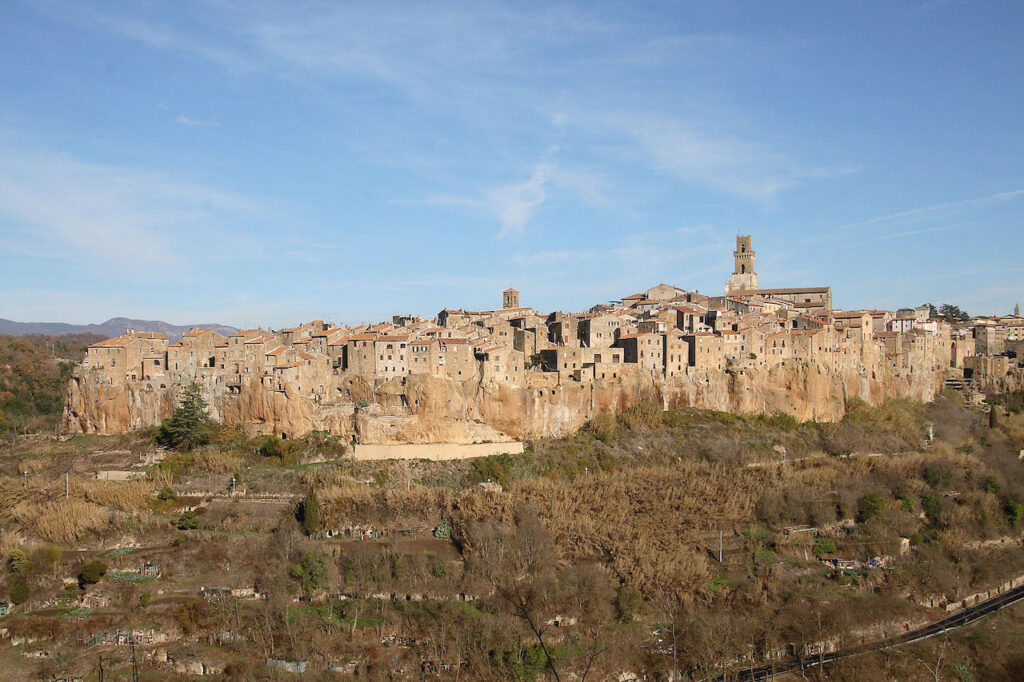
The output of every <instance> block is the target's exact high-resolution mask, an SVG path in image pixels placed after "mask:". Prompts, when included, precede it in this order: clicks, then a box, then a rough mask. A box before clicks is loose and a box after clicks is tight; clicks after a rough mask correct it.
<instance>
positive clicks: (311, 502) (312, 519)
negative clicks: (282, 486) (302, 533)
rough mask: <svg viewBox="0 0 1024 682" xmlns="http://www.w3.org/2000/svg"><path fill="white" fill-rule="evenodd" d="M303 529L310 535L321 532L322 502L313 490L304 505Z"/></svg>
mask: <svg viewBox="0 0 1024 682" xmlns="http://www.w3.org/2000/svg"><path fill="white" fill-rule="evenodd" d="M302 527H303V528H304V529H305V530H306V532H307V533H309V534H310V535H312V534H313V533H316V532H317V531H318V530H320V501H319V500H318V499H317V497H316V491H314V490H312V489H310V491H309V494H307V495H306V499H305V500H304V501H303V503H302Z"/></svg>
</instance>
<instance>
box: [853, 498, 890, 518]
mask: <svg viewBox="0 0 1024 682" xmlns="http://www.w3.org/2000/svg"><path fill="white" fill-rule="evenodd" d="M884 509H885V502H884V501H883V500H882V496H881V495H879V494H878V493H868V494H867V495H864V496H863V497H861V498H860V499H859V500H857V520H858V521H860V522H861V523H863V522H865V521H869V520H871V519H873V518H874V517H876V516H878V515H879V514H881V513H882V510H884Z"/></svg>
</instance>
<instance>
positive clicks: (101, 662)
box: [99, 654, 103, 682]
mask: <svg viewBox="0 0 1024 682" xmlns="http://www.w3.org/2000/svg"><path fill="white" fill-rule="evenodd" d="M99 682H103V654H100V676H99Z"/></svg>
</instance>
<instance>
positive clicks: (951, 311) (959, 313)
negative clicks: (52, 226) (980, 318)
mask: <svg viewBox="0 0 1024 682" xmlns="http://www.w3.org/2000/svg"><path fill="white" fill-rule="evenodd" d="M938 316H939V317H940V318H942V319H943V320H945V321H946V322H967V321H969V320H970V319H971V316H970V315H968V314H967V313H966V312H965V311H963V310H961V309H960V307H959V306H955V305H953V304H952V303H943V304H942V305H940V306H939V310H938Z"/></svg>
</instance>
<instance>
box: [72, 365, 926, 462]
mask: <svg viewBox="0 0 1024 682" xmlns="http://www.w3.org/2000/svg"><path fill="white" fill-rule="evenodd" d="M937 360H938V361H937V362H928V363H922V364H921V365H920V366H927V367H929V368H931V369H930V370H929V371H905V372H899V373H897V372H895V371H886V370H884V369H883V367H882V366H881V363H872V366H869V367H864V366H859V365H851V367H850V368H848V369H832V370H830V369H827V368H825V367H823V366H821V365H815V364H801V363H795V364H794V363H790V364H789V365H788V366H781V365H776V366H774V367H772V368H759V367H753V366H751V367H742V368H737V367H731V368H729V369H728V370H716V369H710V370H694V369H692V368H691V371H690V373H687V374H685V375H682V376H675V377H669V378H666V377H662V376H659V375H655V374H643V373H640V372H625V373H623V374H622V375H620V377H619V379H617V380H615V381H603V380H595V381H592V382H589V383H587V382H577V381H571V380H563V381H562V382H561V383H557V384H555V383H553V382H547V383H548V384H551V385H544V386H540V387H526V386H514V385H510V384H506V383H489V382H483V381H481V380H479V375H478V376H477V378H475V379H472V380H469V381H462V382H459V381H452V380H447V379H436V378H429V377H425V376H408V377H404V378H396V379H392V380H389V381H378V382H376V384H375V385H371V384H370V383H369V382H368V381H366V380H365V379H364V378H362V377H359V376H353V375H350V374H349V373H341V374H339V375H337V378H336V380H335V383H334V385H332V386H331V387H330V390H328V391H327V393H326V395H327V396H335V395H347V396H348V397H349V400H350V401H352V402H332V401H330V400H323V399H320V398H318V397H317V396H301V395H297V394H290V393H288V392H286V391H280V390H271V389H270V388H268V387H265V386H264V385H262V384H261V383H260V381H259V380H258V379H250V380H247V381H244V382H243V383H242V385H241V386H240V388H231V387H229V386H227V385H225V384H223V383H221V382H219V381H211V382H205V383H203V384H202V386H203V389H204V394H205V397H206V400H207V402H208V403H209V405H210V408H211V413H212V415H213V416H214V418H216V419H218V420H219V421H221V422H223V423H226V424H230V425H235V426H238V427H239V428H242V429H244V430H246V431H248V432H250V433H253V434H257V433H274V434H278V435H284V436H287V437H298V436H302V435H304V434H306V433H309V432H310V431H312V430H329V431H331V432H333V433H336V434H339V435H343V436H345V437H346V438H355V439H356V440H357V441H358V442H362V443H379V444H396V443H436V442H450V443H480V442H492V441H500V440H504V439H508V438H521V439H528V438H535V437H547V436H560V435H564V434H566V433H569V432H572V431H574V430H576V429H579V428H580V427H582V426H583V425H584V424H586V422H587V421H589V420H590V419H591V418H592V417H593V416H594V415H595V414H598V413H601V412H617V411H620V410H622V409H623V408H625V407H627V406H628V405H630V404H632V403H634V402H636V401H638V400H642V399H649V400H655V401H657V402H659V403H660V404H662V405H663V406H664V408H665V409H673V408H680V407H687V406H692V407H699V408H705V409H715V410H724V411H734V412H744V413H761V412H767V413H773V412H784V413H787V414H791V415H794V416H796V417H798V418H799V419H802V420H807V419H815V420H819V421H833V420H837V419H839V418H841V417H842V416H843V414H845V411H846V405H847V403H848V401H849V400H850V399H852V398H860V399H862V400H864V401H866V402H868V403H869V404H879V403H882V402H885V401H886V400H888V399H891V398H895V397H904V398H910V399H913V400H918V401H929V400H931V399H932V398H933V397H934V396H935V394H936V393H937V392H938V391H939V390H941V385H942V371H941V370H940V369H938V368H941V367H943V366H944V365H943V362H942V360H941V359H937ZM541 383H544V382H541ZM179 390H180V387H178V386H175V385H174V384H170V385H167V386H166V387H165V385H164V384H161V383H160V382H158V381H138V382H128V383H126V384H120V385H118V384H113V385H111V384H110V383H109V382H105V380H103V379H102V378H101V375H100V374H99V373H98V372H96V371H90V370H87V369H84V368H79V369H78V370H76V372H75V374H74V376H73V378H72V379H71V380H70V381H69V383H68V387H67V400H66V408H65V414H64V420H63V428H64V430H65V431H66V432H69V433H106V434H110V433H121V432H124V431H129V430H132V429H137V428H140V427H143V426H148V425H154V424H158V423H159V422H160V420H162V419H163V418H164V417H167V416H169V415H170V414H171V413H172V412H173V410H174V406H175V404H176V401H177V394H178V391H179Z"/></svg>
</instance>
